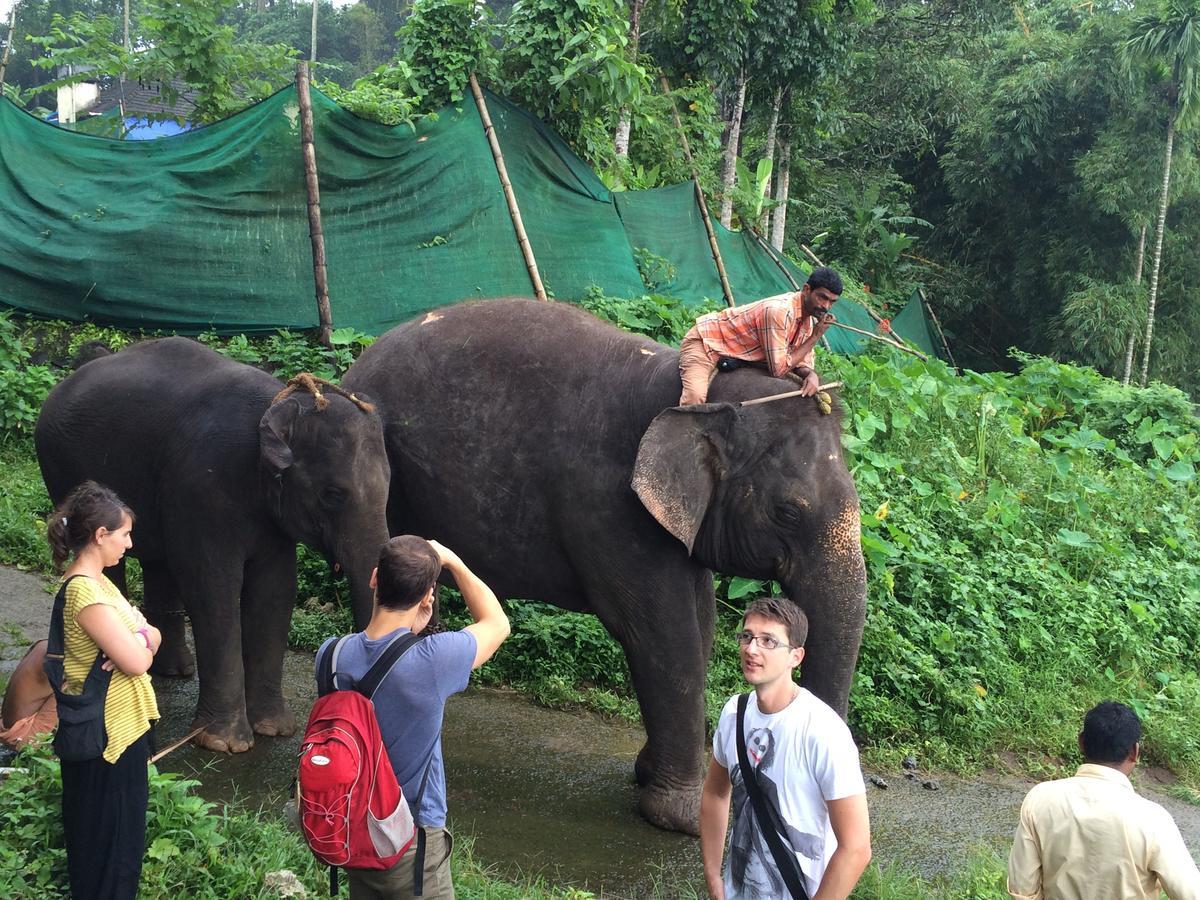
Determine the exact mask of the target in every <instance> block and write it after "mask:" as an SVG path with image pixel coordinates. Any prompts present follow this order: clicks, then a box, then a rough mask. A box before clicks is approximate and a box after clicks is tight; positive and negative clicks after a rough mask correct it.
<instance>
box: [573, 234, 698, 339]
mask: <svg viewBox="0 0 1200 900" xmlns="http://www.w3.org/2000/svg"><path fill="white" fill-rule="evenodd" d="M651 256H653V254H651ZM660 261H661V262H665V260H662V257H654V259H652V260H651V259H649V258H648V257H647V266H649V269H648V271H649V272H650V273H651V277H657V275H658V274H659V273H665V271H669V270H664V269H663V267H662V265H661V262H660ZM667 265H668V266H669V265H670V264H669V263H668V264H667ZM639 268H640V266H639ZM642 278H643V280H646V279H647V275H646V274H643V275H642ZM579 305H580V306H582V307H583V308H584V309H586V310H588V311H589V312H591V313H593V314H594V315H597V316H599V317H600V318H602V319H606V320H607V321H609V322H612V323H613V324H614V325H616V326H618V327H620V328H623V329H625V330H626V331H632V332H635V333H637V334H644V335H645V336H646V337H648V338H653V339H654V340H656V341H659V342H661V343H664V344H671V345H672V346H678V345H679V342H680V341H682V340H683V336H684V335H685V334H687V332H688V329H690V328H691V327H692V325H693V324H695V321H696V317H697V316H699V315H701V314H703V313H706V312H710V311H712V310H714V309H719V308H721V304H719V303H717V302H716V301H709V302H707V303H704V304H698V305H696V306H688V305H684V304H681V303H680V302H679V301H678V300H676V299H674V298H673V297H668V296H664V295H662V294H645V295H643V296H641V297H633V298H630V299H625V298H618V297H607V296H605V295H604V294H603V293H602V292H601V291H599V290H593V291H592V292H590V293H589V294H588V295H587V296H586V297H584V298H583V299H582V300H581V301H580V302H579Z"/></svg>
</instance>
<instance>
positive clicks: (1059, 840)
mask: <svg viewBox="0 0 1200 900" xmlns="http://www.w3.org/2000/svg"><path fill="white" fill-rule="evenodd" d="M1160 890H1162V891H1165V892H1166V894H1167V896H1168V897H1170V898H1171V900H1200V871H1197V869H1196V863H1195V862H1194V861H1193V860H1192V857H1191V854H1189V853H1188V849H1187V847H1186V846H1185V845H1184V843H1183V837H1182V836H1181V835H1180V834H1179V828H1178V827H1177V826H1176V825H1175V820H1174V819H1172V818H1171V814H1170V813H1168V812H1167V811H1166V810H1165V809H1163V808H1162V807H1161V806H1159V805H1158V804H1157V803H1155V802H1153V801H1151V800H1147V799H1146V798H1144V797H1140V796H1138V794H1137V793H1136V792H1135V791H1134V789H1133V785H1131V784H1130V783H1129V779H1128V778H1126V777H1125V776H1124V775H1123V774H1122V773H1121V772H1118V771H1117V770H1116V769H1114V768H1111V767H1110V766H1101V765H1094V764H1091V763H1088V764H1085V765H1082V766H1080V767H1079V770H1078V771H1077V772H1076V773H1075V776H1074V777H1073V778H1062V779H1060V780H1058V781H1047V782H1044V783H1042V784H1039V785H1037V786H1036V787H1035V788H1034V789H1033V790H1031V791H1030V792H1029V793H1028V795H1026V797H1025V802H1024V803H1022V804H1021V821H1020V824H1018V825H1017V833H1016V836H1015V837H1014V839H1013V848H1012V853H1011V854H1010V856H1009V858H1008V893H1009V894H1010V895H1011V896H1012V897H1015V898H1018V900H1041V898H1045V900H1158V895H1159V891H1160Z"/></svg>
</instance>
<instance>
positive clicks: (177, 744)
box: [146, 722, 208, 766]
mask: <svg viewBox="0 0 1200 900" xmlns="http://www.w3.org/2000/svg"><path fill="white" fill-rule="evenodd" d="M207 727H208V723H207V722H205V723H204V724H203V725H197V726H196V727H195V728H193V729H192V730H191V731H189V732H188V733H187V734H185V735H184V736H183V737H181V738H180V739H179V740H177V741H176V742H175V743H173V744H171V745H170V746H168V747H164V748H163V749H162V750H159V751H158V752H157V753H155V754H154V755H153V756H152V757H150V759H149V760H148V761H147V763H146V765H150V766H152V765H154V764H155V763H156V762H158V761H159V760H160V759H162V758H163V757H164V756H166V755H167V754H168V753H172V752H174V751H175V750H178V749H179V748H180V747H182V746H183V745H184V744H186V743H187V742H188V741H190V740H191V739H192V738H194V737H195V736H196V735H198V734H199V733H200V732H202V731H203V730H204V729H205V728H207Z"/></svg>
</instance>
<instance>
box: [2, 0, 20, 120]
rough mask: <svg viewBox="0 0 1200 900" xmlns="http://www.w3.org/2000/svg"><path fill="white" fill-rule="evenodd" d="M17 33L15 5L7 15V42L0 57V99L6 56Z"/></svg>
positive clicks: (6, 63) (14, 1)
mask: <svg viewBox="0 0 1200 900" xmlns="http://www.w3.org/2000/svg"><path fill="white" fill-rule="evenodd" d="M16 31H17V4H16V0H13V8H12V9H11V10H10V11H9V13H8V41H7V42H6V43H5V44H4V55H3V56H0V97H3V96H4V73H5V71H6V70H7V69H8V54H9V52H10V51H11V50H12V44H13V35H14V34H16Z"/></svg>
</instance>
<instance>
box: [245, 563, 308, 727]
mask: <svg viewBox="0 0 1200 900" xmlns="http://www.w3.org/2000/svg"><path fill="white" fill-rule="evenodd" d="M295 605H296V550H295V547H294V546H290V545H288V546H284V547H281V548H280V549H279V550H278V552H272V553H268V554H264V558H261V559H257V560H253V561H251V562H250V563H248V564H247V565H246V572H245V580H244V582H243V584H242V634H243V635H246V636H247V639H246V641H245V642H244V644H243V646H242V662H243V666H244V668H245V672H246V714H247V715H248V716H249V718H250V724H251V725H252V727H253V728H254V731H255V732H256V733H258V734H266V735H279V736H287V735H290V734H294V733H295V731H296V717H295V716H294V715H293V714H292V712H291V710H289V709H288V707H287V704H286V703H285V702H284V699H283V656H284V651H285V650H286V649H287V636H288V627H289V625H290V623H291V619H292V609H293V607H295Z"/></svg>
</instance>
